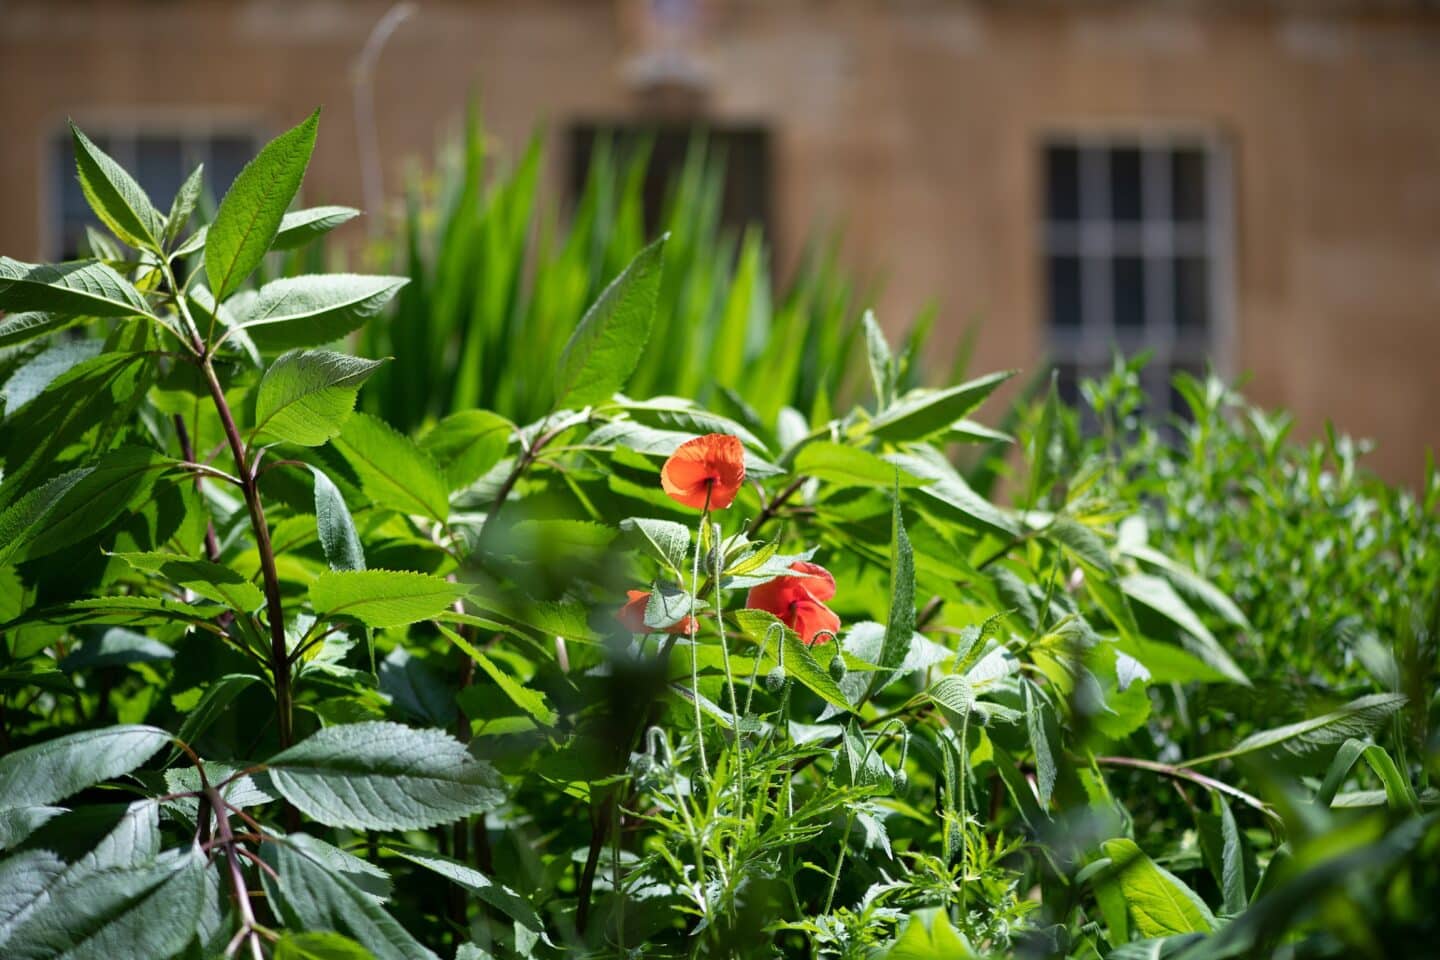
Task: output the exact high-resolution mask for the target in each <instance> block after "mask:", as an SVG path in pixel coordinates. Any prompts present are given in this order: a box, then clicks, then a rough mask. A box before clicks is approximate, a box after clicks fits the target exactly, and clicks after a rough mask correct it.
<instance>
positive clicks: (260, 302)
mask: <svg viewBox="0 0 1440 960" xmlns="http://www.w3.org/2000/svg"><path fill="white" fill-rule="evenodd" d="M409 282H410V281H409V280H408V279H406V278H405V277H386V276H371V275H365V274H355V273H327V274H317V275H310V276H303V277H284V278H282V279H279V280H272V281H270V282H269V283H267V284H265V286H263V287H261V288H260V290H259V292H258V293H255V294H249V293H247V294H244V295H243V296H240V297H237V298H235V300H234V301H232V302H231V304H230V309H231V310H232V311H233V313H234V315H235V321H236V323H237V325H238V326H239V327H240V329H242V330H244V331H245V333H246V334H248V335H249V337H250V339H251V340H253V341H254V342H255V345H256V346H257V347H258V348H260V349H261V350H262V351H265V352H266V353H273V352H275V351H277V350H289V349H293V348H296V347H315V346H320V345H322V344H326V343H330V342H331V341H333V340H338V339H340V338H341V337H343V336H345V335H346V334H347V333H350V332H351V331H352V330H357V329H359V328H360V327H361V326H363V325H364V324H365V321H367V320H369V319H370V318H371V317H373V316H375V315H376V314H378V313H379V312H380V311H381V310H382V309H384V307H385V304H387V303H389V302H390V299H391V298H392V297H394V296H395V294H396V293H398V292H399V290H400V288H401V287H403V286H405V284H407V283H409Z"/></svg>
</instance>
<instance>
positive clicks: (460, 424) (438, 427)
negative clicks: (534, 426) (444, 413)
mask: <svg viewBox="0 0 1440 960" xmlns="http://www.w3.org/2000/svg"><path fill="white" fill-rule="evenodd" d="M514 433H515V425H514V424H513V423H511V422H510V421H509V420H506V419H505V418H504V417H502V416H500V415H499V414H498V413H491V412H490V411H488V410H460V411H457V412H455V413H452V414H450V415H449V416H448V417H446V418H445V419H443V420H441V421H440V422H439V423H437V424H435V426H434V427H432V428H430V430H429V431H427V432H426V434H425V436H423V437H421V438H420V446H421V448H422V449H424V450H425V451H426V452H427V453H429V454H430V455H431V456H432V457H434V458H435V462H436V463H437V464H439V466H440V467H441V468H442V469H443V470H444V471H445V480H446V482H448V483H449V485H450V489H451V490H459V489H461V488H463V487H468V486H469V485H470V484H472V483H474V482H475V481H476V480H479V479H480V478H481V477H482V476H484V475H485V473H486V471H488V470H489V469H490V468H491V467H493V466H495V464H497V463H499V462H500V458H501V457H503V456H505V450H506V448H507V447H509V446H510V437H511V436H512V435H513V434H514Z"/></svg>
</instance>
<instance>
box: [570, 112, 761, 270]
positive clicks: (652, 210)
mask: <svg viewBox="0 0 1440 960" xmlns="http://www.w3.org/2000/svg"><path fill="white" fill-rule="evenodd" d="M602 144H609V146H610V148H611V150H612V151H613V153H614V156H615V157H616V159H617V160H618V161H619V162H620V163H621V164H624V163H626V162H627V160H628V159H629V158H631V157H634V156H636V154H637V152H638V151H641V150H647V149H648V163H647V166H646V170H645V182H644V185H643V187H642V193H643V197H644V207H645V232H646V235H647V236H654V235H655V234H656V233H658V232H659V231H660V229H661V227H662V217H663V216H664V211H665V201H666V198H667V196H668V194H669V191H670V189H671V184H672V183H675V182H676V181H678V179H679V178H680V176H681V175H682V174H683V173H684V171H685V166H686V163H687V161H688V160H689V158H690V156H691V151H692V150H694V149H697V148H699V147H702V146H703V147H704V149H705V154H706V156H707V158H710V159H712V160H714V161H715V162H718V163H721V164H723V169H724V171H725V177H724V184H723V187H722V194H721V198H720V225H721V226H722V227H724V228H729V229H733V230H735V231H736V232H739V231H742V230H744V229H745V228H747V227H750V226H752V225H758V226H759V227H761V228H762V229H763V230H764V232H765V235H766V237H767V238H770V239H771V241H772V242H773V232H772V229H771V228H772V224H771V220H770V176H771V170H770V131H769V130H768V129H766V128H764V127H759V126H707V125H703V124H677V123H654V124H647V123H633V122H626V123H578V124H575V125H574V126H572V127H571V128H570V135H569V148H570V149H569V154H570V168H569V173H568V187H569V195H570V197H571V199H572V200H573V199H577V198H579V197H580V196H581V194H582V193H583V192H584V190H585V181H586V178H587V177H588V176H589V172H590V164H591V161H592V159H593V158H594V156H595V153H596V151H597V150H598V149H600V148H601V146H602Z"/></svg>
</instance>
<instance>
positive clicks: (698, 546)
mask: <svg viewBox="0 0 1440 960" xmlns="http://www.w3.org/2000/svg"><path fill="white" fill-rule="evenodd" d="M712 486H713V482H712V483H707V484H706V486H705V507H704V509H703V510H701V512H700V525H699V528H698V529H697V530H696V531H695V561H694V564H693V565H692V567H691V570H690V620H689V623H694V624H695V628H694V629H693V630H692V632H691V634H690V688H691V689H692V690H693V691H694V692H695V697H694V701H695V742H696V744H697V745H698V747H699V750H700V772H701V773H703V774H704V775H705V783H706V785H707V786H708V785H709V783H710V761H709V759H707V758H706V756H705V729H704V722H705V718H704V716H703V714H702V713H701V712H700V646H699V644H698V643H697V640H698V636H699V633H700V630H699V624H698V623H695V588H696V587H697V586H698V585H699V583H700V551H701V550H702V549H703V547H704V543H705V534H706V532H707V531H708V530H709V524H710V492H711V487H712ZM687 625H688V624H687ZM682 632H683V631H682Z"/></svg>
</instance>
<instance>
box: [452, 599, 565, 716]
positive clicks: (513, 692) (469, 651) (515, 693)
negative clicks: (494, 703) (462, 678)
mask: <svg viewBox="0 0 1440 960" xmlns="http://www.w3.org/2000/svg"><path fill="white" fill-rule="evenodd" d="M435 627H436V629H438V630H439V631H440V632H441V633H442V634H443V635H444V636H445V637H446V639H448V640H449V641H450V642H451V643H453V644H455V646H457V647H459V648H460V649H461V650H463V651H464V652H465V653H466V655H468V656H469V657H470V659H472V660H474V661H475V664H476V666H478V667H479V668H480V669H481V670H483V671H484V672H485V675H486V676H487V677H489V678H490V679H491V680H493V681H495V684H496V686H498V687H499V688H500V691H501V692H502V693H504V694H505V696H506V697H508V698H509V700H510V702H511V703H513V704H515V706H517V707H519V708H520V709H521V710H523V711H525V713H527V714H528V715H529V716H530V718H531V719H533V720H534V721H535V722H536V723H538V724H540V725H541V726H545V727H549V726H554V724H555V720H556V716H555V711H554V710H552V709H551V708H550V705H549V704H548V703H546V702H545V695H544V694H543V693H541V692H540V691H538V690H531V689H530V688H528V687H525V686H523V685H521V684H520V682H519V681H518V680H516V679H515V678H514V677H512V676H510V675H509V674H508V673H506V672H505V671H503V670H501V669H500V668H499V667H497V666H496V665H495V663H494V662H493V661H492V660H491V659H490V658H489V657H487V656H485V654H483V653H481V652H480V650H479V649H477V648H476V647H475V645H474V644H472V643H470V641H468V640H466V639H465V638H464V637H463V636H461V635H460V634H459V633H457V632H455V631H454V630H451V629H450V628H449V627H446V626H444V625H443V624H438V623H437V624H436V625H435Z"/></svg>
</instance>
